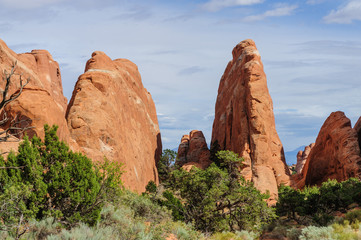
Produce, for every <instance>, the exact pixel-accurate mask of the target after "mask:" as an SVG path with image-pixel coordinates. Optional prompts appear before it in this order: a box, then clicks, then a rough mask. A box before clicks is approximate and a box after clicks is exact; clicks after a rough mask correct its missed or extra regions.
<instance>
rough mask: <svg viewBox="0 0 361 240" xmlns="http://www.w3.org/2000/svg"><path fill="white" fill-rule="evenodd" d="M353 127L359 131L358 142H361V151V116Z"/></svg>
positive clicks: (360, 143)
mask: <svg viewBox="0 0 361 240" xmlns="http://www.w3.org/2000/svg"><path fill="white" fill-rule="evenodd" d="M353 129H354V130H355V131H356V133H357V139H358V144H359V147H360V151H361V117H360V118H359V119H358V120H357V122H356V124H355V126H354V127H353Z"/></svg>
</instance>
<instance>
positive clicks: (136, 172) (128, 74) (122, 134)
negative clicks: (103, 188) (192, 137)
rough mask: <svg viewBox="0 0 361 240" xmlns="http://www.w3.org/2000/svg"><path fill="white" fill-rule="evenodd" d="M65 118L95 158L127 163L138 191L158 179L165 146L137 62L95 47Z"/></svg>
mask: <svg viewBox="0 0 361 240" xmlns="http://www.w3.org/2000/svg"><path fill="white" fill-rule="evenodd" d="M66 119H67V122H68V126H69V130H70V133H71V137H72V138H73V139H74V140H75V141H76V142H77V143H78V145H79V147H80V148H81V149H82V151H83V152H84V153H85V154H86V155H87V156H89V157H90V158H92V159H93V161H98V160H102V159H103V158H104V157H107V158H108V159H111V160H114V161H120V162H122V163H124V164H125V173H124V174H123V175H124V177H123V180H124V183H125V185H126V186H128V187H130V188H131V189H132V190H135V191H137V192H142V191H144V190H145V186H146V185H147V183H148V182H149V181H150V180H152V181H154V182H156V183H157V182H158V173H157V169H156V161H158V160H159V158H160V154H161V151H162V146H161V141H160V132H159V127H158V120H157V115H156V111H155V105H154V103H153V100H152V97H151V95H150V93H149V92H148V91H147V90H146V89H145V88H144V87H143V84H142V81H141V77H140V74H139V72H138V68H137V66H136V65H135V64H134V63H132V62H130V61H129V60H126V59H117V60H114V61H113V60H111V59H110V58H109V57H108V56H107V55H105V54H104V53H103V52H94V53H93V54H92V58H91V59H90V60H89V61H88V62H87V64H86V68H85V73H84V74H82V75H81V76H80V77H79V79H78V81H77V83H76V85H75V89H74V91H73V96H72V98H71V100H70V103H69V106H68V110H67V115H66Z"/></svg>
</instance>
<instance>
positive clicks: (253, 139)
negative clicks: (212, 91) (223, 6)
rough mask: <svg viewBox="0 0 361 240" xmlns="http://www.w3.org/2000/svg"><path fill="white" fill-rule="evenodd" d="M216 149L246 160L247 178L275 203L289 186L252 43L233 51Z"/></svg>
mask: <svg viewBox="0 0 361 240" xmlns="http://www.w3.org/2000/svg"><path fill="white" fill-rule="evenodd" d="M211 147H212V148H213V149H214V148H216V149H217V148H218V149H219V150H231V151H234V152H236V153H239V155H240V157H243V158H244V168H243V170H242V175H243V176H244V177H245V178H246V180H251V181H253V182H254V184H255V187H256V188H258V189H259V190H261V192H266V191H269V192H270V195H271V197H270V201H271V202H272V201H273V200H276V198H277V194H278V190H277V186H278V185H280V184H285V185H288V184H290V173H289V169H288V168H287V165H286V163H285V157H284V152H283V146H282V143H281V141H280V139H279V137H278V134H277V131H276V127H275V119H274V114H273V104H272V99H271V96H270V94H269V92H268V88H267V79H266V75H265V73H264V71H263V64H262V62H261V57H260V54H259V52H258V50H257V48H256V45H255V43H254V42H253V41H252V40H245V41H242V42H241V43H239V44H238V45H237V46H236V47H235V48H234V49H233V59H232V60H231V61H230V62H229V63H228V66H227V68H226V70H225V72H224V74H223V76H222V78H221V81H220V84H219V88H218V96H217V102H216V108H215V119H214V122H213V131H212V142H211Z"/></svg>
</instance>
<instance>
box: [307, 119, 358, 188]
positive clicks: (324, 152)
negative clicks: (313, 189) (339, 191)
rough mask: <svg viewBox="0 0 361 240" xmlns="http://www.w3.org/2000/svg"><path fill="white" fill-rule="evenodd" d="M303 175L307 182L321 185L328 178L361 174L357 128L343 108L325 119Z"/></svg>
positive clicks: (341, 178)
mask: <svg viewBox="0 0 361 240" xmlns="http://www.w3.org/2000/svg"><path fill="white" fill-rule="evenodd" d="M302 175H303V178H304V184H305V185H320V184H321V183H322V182H324V181H327V180H328V179H337V180H338V181H344V180H347V179H348V178H350V177H360V176H361V157H360V147H359V142H358V138H357V132H356V131H355V129H353V128H352V127H351V121H350V120H349V119H348V118H347V117H346V116H345V114H344V113H343V112H333V113H331V115H330V116H329V117H328V118H327V119H326V121H325V122H324V124H323V126H322V127H321V130H320V132H319V134H318V136H317V139H316V142H315V146H314V147H313V148H312V150H311V152H310V154H309V156H308V158H307V161H306V164H305V166H304V170H303V171H302Z"/></svg>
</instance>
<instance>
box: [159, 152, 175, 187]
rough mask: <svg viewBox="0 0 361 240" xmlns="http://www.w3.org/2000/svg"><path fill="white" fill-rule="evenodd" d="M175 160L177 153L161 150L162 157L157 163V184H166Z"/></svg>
mask: <svg viewBox="0 0 361 240" xmlns="http://www.w3.org/2000/svg"><path fill="white" fill-rule="evenodd" d="M176 159H177V152H175V151H173V150H170V149H165V150H163V153H162V156H161V157H160V160H159V161H158V163H157V169H158V176H159V182H161V183H162V182H166V181H167V179H168V178H169V174H170V172H171V171H172V170H173V168H174V163H175V162H176Z"/></svg>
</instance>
